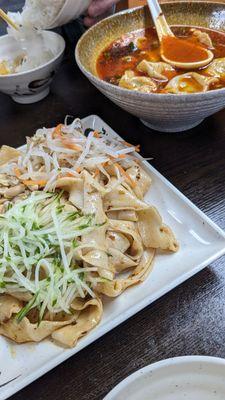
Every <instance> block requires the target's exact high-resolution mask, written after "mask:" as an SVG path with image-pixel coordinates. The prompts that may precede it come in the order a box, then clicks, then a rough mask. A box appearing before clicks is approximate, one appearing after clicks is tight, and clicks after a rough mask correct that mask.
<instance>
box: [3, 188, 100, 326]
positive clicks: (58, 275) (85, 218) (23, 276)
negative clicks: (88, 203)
mask: <svg viewBox="0 0 225 400" xmlns="http://www.w3.org/2000/svg"><path fill="white" fill-rule="evenodd" d="M61 197H62V193H60V194H52V193H41V194H40V192H33V193H32V194H31V195H30V197H29V198H28V199H26V200H24V201H21V202H18V203H16V204H14V205H11V206H10V207H8V211H6V213H5V214H4V215H1V217H0V293H11V294H13V293H15V292H29V293H30V294H31V295H32V298H31V300H30V301H29V302H28V303H27V304H26V305H25V307H24V308H23V309H22V310H21V311H20V312H19V314H18V316H17V319H18V321H21V320H22V319H23V318H24V316H26V315H27V313H28V312H29V311H30V310H31V309H32V308H34V307H37V308H38V309H39V319H40V320H41V319H42V318H43V316H44V314H45V312H46V311H49V312H51V313H56V312H61V311H64V312H66V313H70V306H71V302H72V301H73V300H74V298H75V297H77V296H79V297H82V298H84V297H85V296H86V295H87V294H88V295H90V296H92V297H94V292H93V290H92V288H93V285H94V283H95V278H94V277H93V274H92V272H95V271H96V270H97V269H96V268H93V267H85V268H83V267H82V265H81V266H79V265H77V263H76V261H75V259H74V256H75V254H76V252H77V249H78V248H79V246H80V236H81V235H85V234H87V233H88V232H90V231H92V230H93V229H97V228H98V225H97V224H95V217H94V215H83V214H82V213H81V212H71V211H68V210H67V209H66V206H65V205H64V204H63V203H62V202H61ZM96 279H97V278H96Z"/></svg>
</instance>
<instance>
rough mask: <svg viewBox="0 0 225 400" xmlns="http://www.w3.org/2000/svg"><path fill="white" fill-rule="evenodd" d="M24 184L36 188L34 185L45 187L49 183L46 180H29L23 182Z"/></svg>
mask: <svg viewBox="0 0 225 400" xmlns="http://www.w3.org/2000/svg"><path fill="white" fill-rule="evenodd" d="M23 183H24V185H26V186H34V185H38V186H45V185H46V183H47V181H46V180H44V179H42V180H37V181H34V180H32V179H28V180H25V181H23Z"/></svg>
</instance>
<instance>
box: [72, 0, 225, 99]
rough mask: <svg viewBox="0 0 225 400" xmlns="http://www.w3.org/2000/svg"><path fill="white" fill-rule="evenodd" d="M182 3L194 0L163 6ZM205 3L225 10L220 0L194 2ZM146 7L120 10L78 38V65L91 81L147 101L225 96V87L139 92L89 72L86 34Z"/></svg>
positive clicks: (174, 2) (76, 53) (177, 1)
mask: <svg viewBox="0 0 225 400" xmlns="http://www.w3.org/2000/svg"><path fill="white" fill-rule="evenodd" d="M181 3H183V4H185V3H186V4H188V3H192V2H191V1H190V0H167V1H166V2H164V3H163V6H164V5H166V4H175V5H176V4H181ZM204 3H207V4H215V5H218V6H220V7H221V6H224V10H225V3H221V2H219V1H213V0H204V1H195V2H194V3H192V4H199V5H201V6H202V5H203V4H204ZM146 7H147V6H146V5H145V6H138V7H133V8H130V9H128V10H123V11H120V12H118V13H116V14H114V15H110V16H109V17H107V18H105V19H104V20H102V21H99V22H98V23H97V24H95V25H94V26H92V27H91V28H89V29H88V30H87V31H86V32H85V33H84V34H83V35H82V36H81V37H80V39H79V40H78V42H77V45H76V47H75V52H74V53H75V54H74V55H75V60H76V63H77V65H78V67H79V68H80V70H81V71H82V72H83V74H84V75H85V76H86V77H87V78H88V79H90V80H91V81H94V82H95V84H96V85H97V86H99V84H100V85H101V86H104V87H105V89H108V91H111V92H112V91H113V92H118V93H121V94H123V93H124V94H128V93H132V96H133V97H136V98H139V99H140V98H141V99H143V100H145V101H147V100H149V99H151V100H152V99H153V98H157V99H162V100H167V99H168V100H171V99H174V100H178V99H180V100H183V101H186V100H187V99H190V98H195V99H196V100H197V98H198V97H199V98H201V97H202V96H205V97H206V96H207V97H209V96H210V95H211V96H216V95H217V94H218V95H221V96H222V95H223V96H224V94H225V87H224V88H220V89H212V90H208V91H206V92H197V93H180V94H173V93H143V92H139V91H135V90H130V89H126V88H122V87H120V86H116V85H113V84H112V83H109V82H106V81H104V80H102V79H100V78H99V77H97V76H95V75H94V74H92V73H91V72H89V71H88V70H87V69H86V68H85V67H84V66H83V64H82V63H81V61H80V55H79V53H80V48H81V47H82V42H83V40H84V38H86V36H88V35H90V34H91V33H92V32H94V30H95V29H96V27H99V26H100V25H101V24H102V23H103V22H104V21H107V20H113V19H116V18H117V17H118V16H120V15H124V14H128V15H129V14H132V13H133V12H134V11H136V10H140V9H145V8H146ZM181 26H188V25H183V24H182V25H181ZM208 29H210V28H208ZM224 33H225V32H224Z"/></svg>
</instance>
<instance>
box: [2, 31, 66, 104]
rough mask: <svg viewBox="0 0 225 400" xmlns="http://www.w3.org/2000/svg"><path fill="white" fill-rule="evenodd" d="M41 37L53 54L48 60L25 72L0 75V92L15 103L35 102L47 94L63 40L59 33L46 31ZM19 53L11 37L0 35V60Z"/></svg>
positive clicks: (60, 58)
mask: <svg viewBox="0 0 225 400" xmlns="http://www.w3.org/2000/svg"><path fill="white" fill-rule="evenodd" d="M43 38H44V41H46V42H47V43H48V48H49V49H50V50H52V51H53V54H55V56H54V57H53V58H52V59H51V60H50V61H48V62H47V63H45V64H43V65H40V66H39V67H37V68H34V69H31V70H29V71H26V72H20V73H17V74H10V75H0V92H2V93H5V94H8V95H9V96H11V97H12V98H13V100H14V101H16V102H17V103H21V104H30V103H35V102H37V101H40V100H42V99H43V98H44V97H46V96H47V95H48V94H49V91H50V84H51V82H52V80H53V78H54V76H55V73H56V71H57V68H58V67H59V65H60V63H61V61H62V58H63V53H64V50H65V41H64V39H63V38H62V36H60V35H59V34H57V33H55V32H48V31H43ZM19 54H21V49H20V48H19V45H18V44H17V42H16V41H15V40H14V39H13V38H12V37H10V36H9V35H4V36H2V37H0V60H4V59H7V58H8V56H9V55H10V58H12V59H13V58H16V57H17V56H18V55H19Z"/></svg>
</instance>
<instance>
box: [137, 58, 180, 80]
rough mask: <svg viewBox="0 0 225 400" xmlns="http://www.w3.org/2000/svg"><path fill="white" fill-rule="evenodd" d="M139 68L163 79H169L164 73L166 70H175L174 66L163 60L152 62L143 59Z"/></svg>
mask: <svg viewBox="0 0 225 400" xmlns="http://www.w3.org/2000/svg"><path fill="white" fill-rule="evenodd" d="M137 70H138V71H140V72H144V73H145V74H148V76H149V77H150V78H155V79H159V80H161V81H168V78H167V76H166V75H164V73H165V72H166V71H175V70H174V68H173V67H172V66H171V65H169V64H167V63H165V62H162V61H159V62H151V61H146V60H143V61H141V62H140V64H138V66H137Z"/></svg>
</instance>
